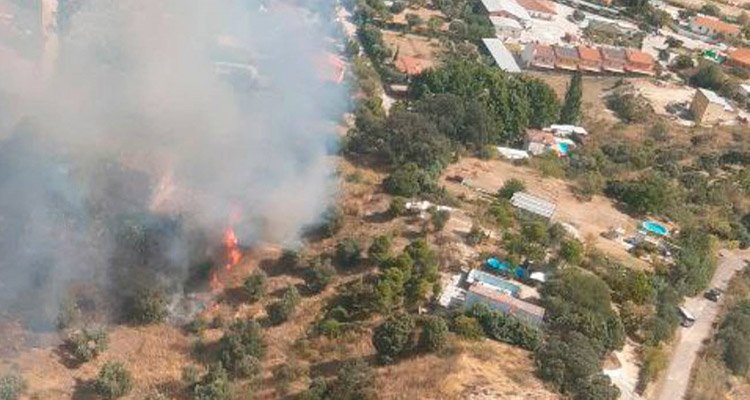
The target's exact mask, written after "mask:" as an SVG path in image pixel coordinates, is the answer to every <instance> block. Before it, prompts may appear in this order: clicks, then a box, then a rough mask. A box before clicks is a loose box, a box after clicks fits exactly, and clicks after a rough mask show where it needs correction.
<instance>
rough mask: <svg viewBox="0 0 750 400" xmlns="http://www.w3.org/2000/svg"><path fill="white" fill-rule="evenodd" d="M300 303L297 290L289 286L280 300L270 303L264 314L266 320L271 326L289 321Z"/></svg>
mask: <svg viewBox="0 0 750 400" xmlns="http://www.w3.org/2000/svg"><path fill="white" fill-rule="evenodd" d="M299 302H300V295H299V292H298V291H297V288H295V287H294V286H289V287H288V288H287V289H286V291H284V295H283V296H281V300H279V301H277V302H275V303H271V304H269V305H268V307H266V313H267V314H268V319H269V320H270V321H271V323H272V324H274V325H278V324H281V323H283V322H286V321H287V320H289V318H291V317H292V315H293V314H294V310H295V309H296V308H297V305H299Z"/></svg>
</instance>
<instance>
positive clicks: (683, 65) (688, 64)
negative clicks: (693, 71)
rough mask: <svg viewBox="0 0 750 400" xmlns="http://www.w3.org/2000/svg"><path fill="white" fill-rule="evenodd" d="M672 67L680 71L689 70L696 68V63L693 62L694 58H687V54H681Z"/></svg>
mask: <svg viewBox="0 0 750 400" xmlns="http://www.w3.org/2000/svg"><path fill="white" fill-rule="evenodd" d="M672 65H673V66H674V67H675V68H676V69H678V70H682V69H687V68H693V67H694V66H695V63H694V62H693V58H692V57H690V56H687V55H685V54H680V55H679V56H677V57H675V59H674V61H673V62H672Z"/></svg>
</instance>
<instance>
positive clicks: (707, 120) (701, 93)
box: [690, 89, 734, 125]
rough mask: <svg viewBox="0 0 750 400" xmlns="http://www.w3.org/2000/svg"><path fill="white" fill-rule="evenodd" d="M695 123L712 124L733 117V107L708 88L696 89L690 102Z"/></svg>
mask: <svg viewBox="0 0 750 400" xmlns="http://www.w3.org/2000/svg"><path fill="white" fill-rule="evenodd" d="M690 112H691V113H692V114H693V119H694V120H695V122H696V123H697V124H701V125H713V124H716V123H719V122H721V121H725V120H727V119H731V118H732V117H733V113H734V109H733V108H732V106H731V105H729V103H728V102H727V100H726V99H725V98H723V97H721V96H719V95H718V94H716V93H715V92H712V91H710V90H708V89H698V90H697V91H696V92H695V96H693V102H692V103H691V104H690Z"/></svg>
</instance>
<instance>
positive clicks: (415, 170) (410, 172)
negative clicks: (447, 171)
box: [383, 163, 437, 216]
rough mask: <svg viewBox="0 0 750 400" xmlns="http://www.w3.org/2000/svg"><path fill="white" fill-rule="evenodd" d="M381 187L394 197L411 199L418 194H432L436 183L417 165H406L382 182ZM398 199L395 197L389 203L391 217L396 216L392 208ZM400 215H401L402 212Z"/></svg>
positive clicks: (430, 175) (432, 177)
mask: <svg viewBox="0 0 750 400" xmlns="http://www.w3.org/2000/svg"><path fill="white" fill-rule="evenodd" d="M383 187H384V188H385V191H386V192H388V193H390V194H392V195H394V196H402V197H412V196H415V195H417V194H420V193H431V192H434V191H435V190H436V189H437V181H436V179H435V176H433V175H432V174H430V173H429V172H427V171H426V170H424V169H421V168H420V167H419V166H418V165H417V164H415V163H407V164H404V165H402V166H400V167H398V168H396V170H395V171H393V173H391V175H389V176H388V177H387V178H386V179H385V180H384V181H383ZM399 198H400V197H396V198H394V199H393V201H392V202H391V215H393V216H396V214H395V211H397V209H394V208H393V206H394V203H395V202H396V201H398V200H397V199H399ZM396 205H399V204H396ZM404 209H405V207H404ZM399 211H400V210H399ZM401 214H403V212H402V213H401Z"/></svg>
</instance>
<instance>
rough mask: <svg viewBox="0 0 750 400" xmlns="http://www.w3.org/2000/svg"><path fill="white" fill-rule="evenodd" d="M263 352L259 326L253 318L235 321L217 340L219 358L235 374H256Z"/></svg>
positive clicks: (264, 349) (244, 375) (263, 344)
mask: <svg viewBox="0 0 750 400" xmlns="http://www.w3.org/2000/svg"><path fill="white" fill-rule="evenodd" d="M265 353H266V344H265V342H264V340H263V333H262V330H261V327H260V325H259V324H258V323H257V322H256V321H253V320H239V321H236V322H235V323H233V324H232V325H231V326H230V327H229V330H228V331H227V332H226V333H225V334H224V336H223V337H222V338H221V340H219V359H220V360H221V362H222V364H223V366H226V368H227V369H228V370H229V372H231V373H232V374H234V375H236V376H243V377H246V376H253V375H255V374H257V373H258V372H259V360H260V359H261V358H263V356H264V355H265ZM222 369H223V368H222Z"/></svg>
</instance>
